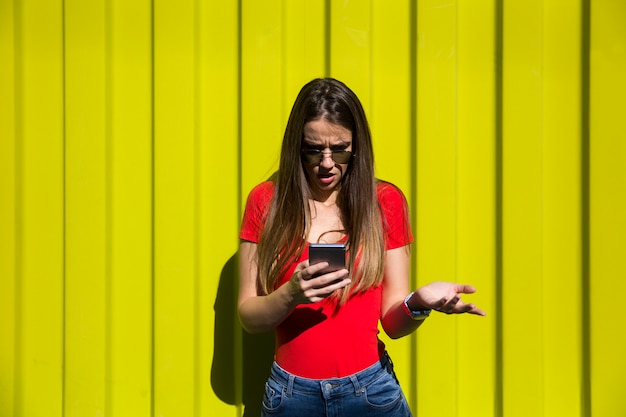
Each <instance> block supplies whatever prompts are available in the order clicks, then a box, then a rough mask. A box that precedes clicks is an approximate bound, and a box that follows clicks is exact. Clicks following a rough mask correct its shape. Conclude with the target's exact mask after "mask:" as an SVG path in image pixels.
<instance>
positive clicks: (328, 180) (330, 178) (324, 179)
mask: <svg viewBox="0 0 626 417" xmlns="http://www.w3.org/2000/svg"><path fill="white" fill-rule="evenodd" d="M317 177H318V178H319V180H320V182H321V183H322V184H330V183H331V182H333V180H334V179H335V175H334V174H328V175H318V176H317Z"/></svg>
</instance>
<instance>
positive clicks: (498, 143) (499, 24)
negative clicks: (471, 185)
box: [494, 0, 504, 416]
mask: <svg viewBox="0 0 626 417" xmlns="http://www.w3.org/2000/svg"><path fill="white" fill-rule="evenodd" d="M494 24H495V32H496V33H495V45H494V46H495V52H496V56H495V57H494V59H495V62H496V64H495V68H496V71H495V80H494V84H495V89H494V91H495V97H494V101H495V155H494V165H495V178H494V183H495V184H494V185H495V192H496V196H495V205H496V206H495V219H494V222H495V232H496V233H495V248H494V249H495V254H496V256H495V262H496V265H495V282H494V286H495V292H494V293H495V298H496V300H495V307H496V310H495V311H494V315H495V319H494V320H495V329H494V330H495V343H496V346H495V358H494V360H495V370H496V375H495V380H496V392H495V395H494V399H495V403H494V415H495V416H503V415H504V404H503V402H504V377H503V370H504V358H503V356H504V343H503V340H502V333H503V330H504V322H503V316H502V313H503V308H502V299H503V288H502V287H503V263H504V260H503V234H504V231H503V217H504V213H503V191H504V190H503V169H504V167H503V149H502V147H503V139H502V137H503V128H502V123H503V122H502V118H503V101H504V93H503V58H502V57H503V53H504V44H503V36H504V0H495V16H494Z"/></svg>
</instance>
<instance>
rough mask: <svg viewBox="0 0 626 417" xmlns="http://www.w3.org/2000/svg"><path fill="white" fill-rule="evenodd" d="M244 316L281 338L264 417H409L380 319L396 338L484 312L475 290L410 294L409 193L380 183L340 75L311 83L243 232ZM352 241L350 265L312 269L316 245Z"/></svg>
mask: <svg viewBox="0 0 626 417" xmlns="http://www.w3.org/2000/svg"><path fill="white" fill-rule="evenodd" d="M240 238H241V244H240V250H239V256H240V289H239V317H240V321H241V323H242V325H243V327H244V328H245V329H246V330H247V331H248V332H251V333H258V332H265V331H268V330H275V332H276V352H275V361H274V364H273V366H272V369H271V375H270V378H269V379H268V382H267V383H266V387H265V397H264V399H263V415H272V416H277V417H278V416H298V417H307V416H357V415H358V416H360V417H366V416H380V415H385V416H410V415H411V412H410V410H409V407H408V405H407V402H406V399H405V397H404V395H403V393H402V390H401V389H400V386H399V384H398V381H397V379H396V377H395V374H394V371H393V367H392V364H391V361H390V359H389V357H388V355H387V354H386V351H385V346H384V344H383V343H382V342H381V341H380V340H379V339H378V323H379V321H380V323H381V325H382V328H383V329H384V331H385V332H386V333H387V334H388V335H389V336H390V337H392V338H399V337H402V336H405V335H408V334H410V333H411V332H413V331H414V330H415V329H417V328H418V327H419V326H420V325H421V324H422V323H423V322H424V319H426V317H428V314H429V313H430V311H431V310H433V309H434V310H437V311H441V312H445V313H472V314H477V315H484V314H485V313H484V312H483V311H482V310H480V309H478V308H477V307H476V306H475V305H473V304H466V303H464V302H463V301H461V294H463V293H473V292H474V291H475V290H474V288H473V287H471V286H469V285H460V284H454V283H447V282H435V283H432V284H428V285H425V286H423V287H420V288H418V289H417V290H415V291H414V292H410V290H409V275H410V248H409V245H410V243H411V242H412V241H413V236H412V233H411V227H410V224H409V216H408V208H407V204H406V201H405V198H404V195H403V194H402V192H401V191H400V190H399V189H398V188H396V187H395V186H394V185H392V184H390V183H386V182H383V181H380V180H378V179H376V177H375V176H374V155H373V153H372V141H371V136H370V131H369V126H368V123H367V120H366V117H365V113H364V111H363V108H362V106H361V103H360V101H359V99H358V98H357V96H356V95H355V94H354V93H353V92H352V91H351V90H350V89H349V88H348V87H347V86H346V85H344V84H343V83H341V82H340V81H337V80H334V79H316V80H313V81H311V82H309V83H308V84H306V85H305V86H304V87H303V88H302V90H301V91H300V94H299V95H298V97H297V98H296V101H295V103H294V105H293V108H292V111H291V115H290V117H289V121H288V123H287V128H286V130H285V135H284V138H283V144H282V150H281V157H280V164H279V169H278V172H277V173H276V174H275V175H274V176H273V178H272V179H271V180H270V181H267V182H264V183H262V184H260V185H258V186H256V187H255V188H254V189H253V190H252V191H251V192H250V195H249V196H248V202H247V205H246V210H245V214H244V219H243V222H242V227H241V232H240ZM319 242H323V243H336V242H339V243H345V244H346V247H347V261H346V268H344V269H340V270H337V271H333V272H328V273H324V272H322V271H323V270H324V269H325V268H326V267H328V263H327V262H322V263H317V264H314V265H311V264H309V261H308V246H309V244H310V243H319Z"/></svg>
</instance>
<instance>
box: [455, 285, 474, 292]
mask: <svg viewBox="0 0 626 417" xmlns="http://www.w3.org/2000/svg"><path fill="white" fill-rule="evenodd" d="M456 292H458V293H461V294H473V293H475V292H476V288H474V287H473V286H471V285H465V284H457V287H456Z"/></svg>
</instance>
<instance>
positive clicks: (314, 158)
mask: <svg viewBox="0 0 626 417" xmlns="http://www.w3.org/2000/svg"><path fill="white" fill-rule="evenodd" d="M351 157H352V152H350V151H333V154H332V158H333V161H335V162H336V163H338V164H347V163H348V162H350V158H351ZM302 158H303V159H304V161H305V162H306V163H307V164H319V163H320V162H322V159H324V154H322V152H321V151H318V150H305V151H302Z"/></svg>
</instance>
